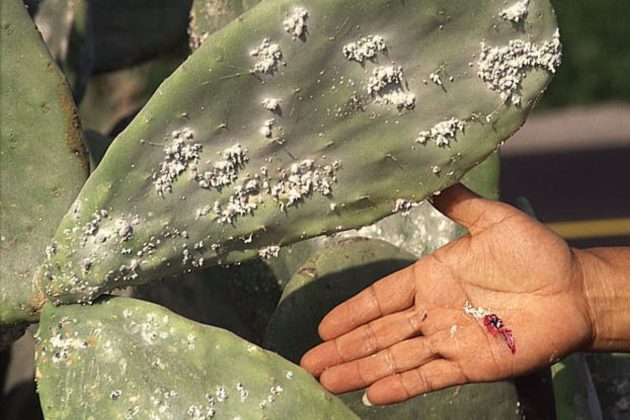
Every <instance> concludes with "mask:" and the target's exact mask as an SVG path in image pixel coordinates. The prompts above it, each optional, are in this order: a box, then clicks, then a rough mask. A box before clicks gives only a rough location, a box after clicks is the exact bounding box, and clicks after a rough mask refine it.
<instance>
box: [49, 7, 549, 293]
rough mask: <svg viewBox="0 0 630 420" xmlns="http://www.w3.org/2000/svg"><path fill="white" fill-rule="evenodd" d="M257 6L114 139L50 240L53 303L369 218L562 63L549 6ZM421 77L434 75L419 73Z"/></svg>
mask: <svg viewBox="0 0 630 420" xmlns="http://www.w3.org/2000/svg"><path fill="white" fill-rule="evenodd" d="M505 8H506V4H505V3H504V2H503V1H499V0H484V1H479V2H474V3H473V2H463V1H460V2H452V1H446V0H431V1H426V2H390V1H384V0H366V1H362V2H360V3H357V2H354V1H350V0H343V1H340V0H315V1H312V2H309V5H308V7H306V8H302V7H298V3H297V2H296V1H294V0H280V1H274V2H263V3H261V4H259V5H258V6H256V7H254V8H253V9H251V10H250V11H249V12H247V13H246V14H244V15H243V16H241V18H239V19H237V20H235V21H233V22H231V23H230V24H228V25H227V26H226V27H224V28H223V29H222V30H220V31H218V32H215V33H214V34H212V35H210V36H209V37H208V39H207V40H206V42H204V44H203V45H202V46H201V47H200V48H199V49H198V50H197V51H196V52H195V53H194V54H192V55H191V56H190V58H189V59H188V60H187V61H186V62H184V63H183V64H182V65H181V66H180V67H179V69H178V70H177V71H175V73H173V75H172V76H171V77H169V78H168V79H167V80H166V81H165V82H164V83H163V84H162V86H161V87H160V88H159V89H158V91H157V92H156V94H155V95H154V96H153V97H152V99H151V100H150V101H149V103H147V105H146V106H145V107H144V108H143V110H142V111H141V112H140V113H139V114H138V115H137V116H136V118H135V119H134V121H133V122H132V123H131V124H130V125H129V126H128V127H127V129H126V130H125V131H124V132H122V133H121V134H120V135H119V136H118V138H117V139H116V140H115V141H114V143H113V144H112V146H111V148H110V149H109V150H108V153H107V154H106V156H105V158H104V160H103V162H101V165H100V166H99V168H98V169H97V170H96V171H95V172H94V173H93V175H92V176H91V177H90V180H89V181H88V183H87V184H86V187H85V188H84V190H83V192H82V193H81V195H80V197H79V198H78V199H77V201H76V202H75V205H74V206H73V207H72V209H71V211H70V212H69V213H68V214H67V216H66V218H65V219H64V220H63V222H62V224H61V226H60V228H59V230H58V231H57V234H56V237H55V246H56V249H57V253H56V255H54V256H52V258H51V260H50V261H49V264H48V266H47V270H46V271H47V272H49V273H50V274H51V276H50V277H51V279H50V280H48V279H46V278H44V279H42V283H43V285H44V288H45V290H46V293H47V295H48V296H49V297H50V298H51V299H52V300H53V301H54V302H57V303H62V302H66V303H67V302H89V301H91V300H93V299H94V298H95V297H96V296H97V295H99V294H100V293H103V292H104V291H106V290H108V289H111V288H115V287H122V286H126V285H131V284H139V283H144V282H147V281H150V280H153V279H156V278H159V277H161V276H166V275H169V274H172V273H176V272H181V271H183V270H196V269H199V268H200V267H202V266H204V265H208V264H221V263H232V262H238V261H241V260H244V259H246V258H250V257H252V256H254V255H256V254H258V255H261V256H264V257H273V256H274V255H276V254H277V252H278V247H279V246H282V245H285V244H289V243H293V242H296V241H299V240H303V239H306V238H309V237H313V236H317V235H329V234H332V233H334V232H338V231H342V230H347V229H352V228H357V227H360V226H364V225H368V224H371V223H373V222H374V221H376V220H378V219H380V218H383V217H385V216H387V215H390V214H392V212H394V211H399V210H401V209H404V208H405V203H409V202H411V203H413V202H418V201H421V200H423V199H424V198H425V197H427V196H428V195H429V194H431V193H433V192H436V191H439V190H441V189H443V188H445V187H447V186H449V185H451V184H453V183H455V182H457V181H458V180H459V179H460V178H461V177H462V176H463V175H464V174H465V173H466V172H467V171H468V170H470V169H471V168H472V167H474V166H475V165H476V164H478V163H480V162H481V161H483V160H484V159H485V158H486V157H487V156H488V155H490V154H491V153H492V152H493V151H494V150H496V148H497V147H498V145H499V144H500V143H501V142H502V141H504V140H505V139H506V138H507V137H509V136H510V135H511V134H512V133H513V132H514V131H516V130H517V129H518V128H519V127H520V126H521V125H522V124H523V122H524V120H525V118H526V116H527V114H528V112H529V111H530V109H531V107H532V106H533V105H534V103H535V102H536V100H537V98H538V97H539V96H540V95H541V93H542V92H543V90H544V89H545V87H546V85H547V83H548V82H549V80H550V77H551V75H552V73H553V72H554V71H555V68H556V66H557V65H559V59H560V44H559V38H558V33H557V28H556V24H555V16H554V13H553V10H552V8H551V6H550V5H549V3H548V2H547V1H546V0H532V1H531V2H529V3H528V6H527V8H526V10H525V12H524V13H522V14H520V15H519V19H518V22H515V21H514V19H515V18H514V17H513V14H512V13H507V14H506V11H505ZM425 82H426V83H425Z"/></svg>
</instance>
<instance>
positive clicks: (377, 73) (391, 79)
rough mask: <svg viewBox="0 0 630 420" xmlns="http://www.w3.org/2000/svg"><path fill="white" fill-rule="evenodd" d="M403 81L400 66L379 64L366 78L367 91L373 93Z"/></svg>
mask: <svg viewBox="0 0 630 420" xmlns="http://www.w3.org/2000/svg"><path fill="white" fill-rule="evenodd" d="M402 81H403V71H402V67H401V66H379V67H377V68H375V69H374V71H373V72H372V77H370V79H369V80H368V85H367V93H368V95H373V94H376V93H379V92H381V91H382V90H383V89H385V88H386V87H388V86H391V85H400V84H402Z"/></svg>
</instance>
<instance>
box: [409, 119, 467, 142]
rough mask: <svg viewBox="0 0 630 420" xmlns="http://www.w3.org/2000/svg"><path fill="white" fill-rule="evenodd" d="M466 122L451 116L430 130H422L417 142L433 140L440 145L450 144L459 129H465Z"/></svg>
mask: <svg viewBox="0 0 630 420" xmlns="http://www.w3.org/2000/svg"><path fill="white" fill-rule="evenodd" d="M465 127H466V123H465V122H464V121H462V120H459V119H457V118H449V119H448V120H444V121H441V122H439V123H437V124H436V125H434V126H433V127H432V128H431V129H430V130H425V131H421V132H420V133H419V134H418V138H417V139H416V143H420V144H425V143H426V142H427V141H428V140H433V141H434V142H435V144H436V145H437V146H439V147H447V146H450V144H451V141H452V140H453V139H454V138H455V136H456V135H457V132H458V131H464V128H465Z"/></svg>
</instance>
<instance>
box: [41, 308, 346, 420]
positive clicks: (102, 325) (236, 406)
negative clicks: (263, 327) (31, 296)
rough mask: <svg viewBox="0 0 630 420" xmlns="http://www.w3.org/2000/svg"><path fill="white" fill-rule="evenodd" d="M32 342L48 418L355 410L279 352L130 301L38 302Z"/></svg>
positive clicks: (310, 415)
mask: <svg viewBox="0 0 630 420" xmlns="http://www.w3.org/2000/svg"><path fill="white" fill-rule="evenodd" d="M36 340H37V352H36V362H37V374H36V375H37V378H38V387H39V395H40V400H41V402H42V408H43V410H44V414H45V416H46V417H47V418H48V417H50V418H76V417H77V416H80V415H79V414H78V413H86V412H89V413H90V415H91V416H93V417H94V418H107V419H123V418H157V417H159V418H163V419H171V418H172V419H183V418H194V419H209V418H212V417H215V418H230V419H232V418H238V417H239V416H240V418H244V419H251V418H301V419H323V418H327V419H352V418H354V416H353V414H352V412H351V411H350V410H348V409H347V408H346V407H345V406H344V405H343V404H342V403H341V402H340V401H339V400H338V399H337V398H336V397H334V396H332V395H331V394H329V393H327V392H326V391H325V390H324V389H323V388H321V387H320V386H319V384H318V383H317V381H315V379H313V377H312V376H310V374H309V373H307V372H306V371H304V370H302V369H301V368H300V367H298V366H296V365H294V364H292V363H290V362H288V361H286V360H284V359H282V358H281V357H279V356H278V355H276V354H274V353H271V352H267V351H265V350H262V349H261V348H259V347H257V346H255V345H253V344H250V343H248V342H247V341H245V340H242V339H240V338H238V337H236V336H235V335H233V334H232V333H230V332H227V331H225V330H221V329H218V328H214V327H210V326H204V325H202V324H197V323H195V322H192V321H188V320H187V319H185V318H182V317H180V316H178V315H175V314H174V313H172V312H169V311H167V310H166V309H164V308H162V307H160V306H157V305H154V304H150V303H146V302H142V301H139V300H135V299H128V298H109V297H105V298H104V299H101V300H100V301H99V302H96V303H95V304H94V305H93V306H90V307H82V306H80V305H65V306H61V307H57V308H55V307H53V306H52V305H46V306H45V307H44V309H43V311H42V317H41V324H40V329H39V333H38V336H37V338H36ZM60 384H61V385H62V386H60Z"/></svg>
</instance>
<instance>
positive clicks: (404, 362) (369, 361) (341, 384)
mask: <svg viewBox="0 0 630 420" xmlns="http://www.w3.org/2000/svg"><path fill="white" fill-rule="evenodd" d="M435 357H437V354H436V352H435V351H434V350H433V346H432V345H431V339H430V338H427V337H416V338H412V339H409V340H405V341H403V342H401V343H398V344H396V345H394V346H392V347H389V348H386V349H384V350H381V351H380V352H378V353H376V354H374V355H372V356H368V357H364V358H362V359H359V360H355V361H352V362H349V363H344V364H342V365H339V366H334V367H332V368H330V369H326V370H325V371H324V373H322V376H321V378H320V382H321V384H322V385H323V386H324V387H325V388H326V389H328V390H329V391H331V392H334V393H340V392H347V391H352V390H355V389H360V388H365V387H366V386H368V385H371V384H373V383H374V382H376V381H378V380H380V379H382V378H385V377H387V376H391V375H393V374H395V373H400V372H405V371H408V370H410V369H414V368H417V367H419V366H421V365H423V364H425V363H427V362H428V361H430V360H432V359H434V358H435Z"/></svg>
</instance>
